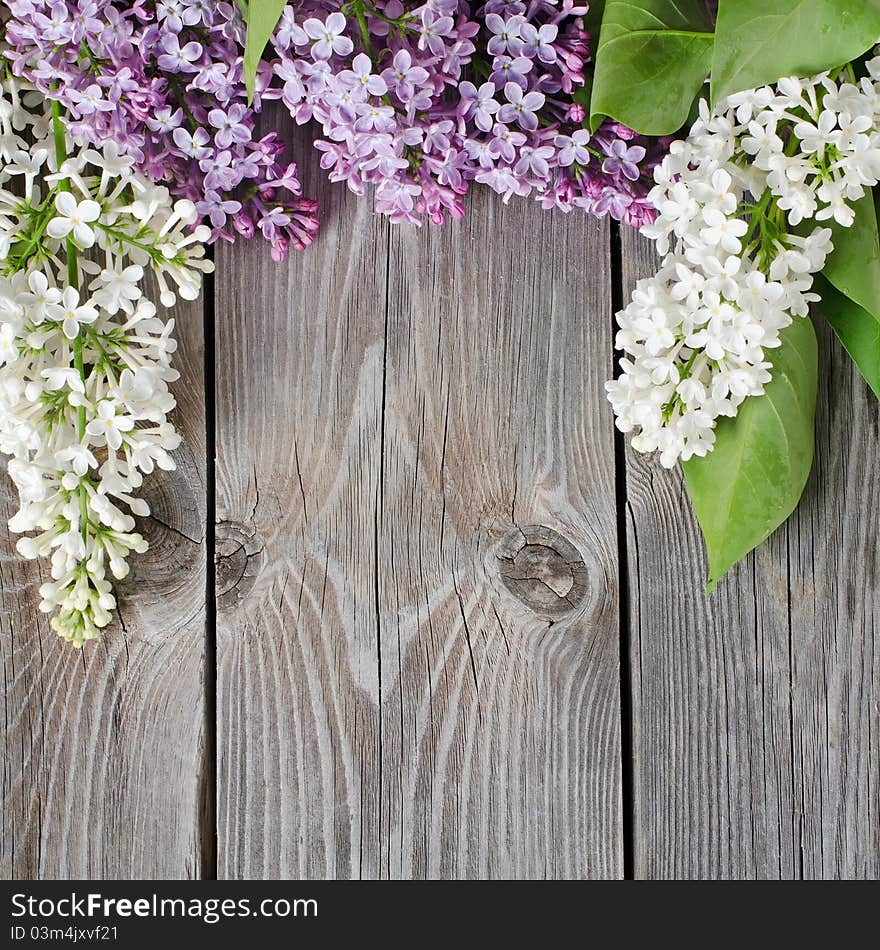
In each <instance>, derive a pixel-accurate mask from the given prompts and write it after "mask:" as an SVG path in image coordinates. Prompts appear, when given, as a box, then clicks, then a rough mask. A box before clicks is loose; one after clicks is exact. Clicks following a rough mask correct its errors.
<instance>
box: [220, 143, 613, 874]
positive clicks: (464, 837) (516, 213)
mask: <svg viewBox="0 0 880 950" xmlns="http://www.w3.org/2000/svg"><path fill="white" fill-rule="evenodd" d="M306 162H307V166H308V172H307V182H308V184H307V190H310V192H311V193H315V192H316V191H317V192H318V194H319V196H320V199H321V204H322V206H323V209H324V219H323V230H322V234H321V237H320V239H319V241H318V243H317V245H316V247H315V248H314V249H312V251H310V252H309V253H308V254H307V255H303V256H300V257H296V258H294V259H293V260H291V261H290V262H289V264H287V265H286V266H285V267H278V266H276V265H273V264H272V263H271V262H270V261H269V260H268V258H267V256H266V255H265V254H262V253H261V251H260V250H259V249H257V248H248V247H245V246H243V245H237V246H236V247H235V248H233V249H231V250H230V249H225V248H224V249H223V250H222V252H221V263H220V269H219V275H218V285H217V298H216V310H217V332H218V360H217V364H218V391H217V431H218V439H217V444H218V459H217V517H218V522H219V525H218V556H219V557H220V561H219V564H218V595H219V596H221V597H222V605H221V603H220V602H219V601H218V609H219V612H218V624H217V632H218V760H219V773H218V775H219V780H218V785H219V803H218V804H219V811H218V821H219V829H218V834H219V837H218V841H219V873H220V875H221V876H227V877H278V876H293V877H331V878H336V877H362V878H378V877H382V878H385V877H402V878H437V877H455V878H457V877H462V878H463V877H497V878H503V877H617V876H620V874H621V872H622V853H621V829H622V818H621V804H620V799H621V791H620V738H619V736H620V732H619V684H618V604H617V568H616V533H615V512H614V460H613V440H612V435H611V430H610V427H609V424H608V423H609V417H608V414H607V412H606V410H605V404H604V402H603V400H602V394H601V388H602V382H603V380H604V379H605V377H606V375H607V374H608V372H609V369H610V330H609V327H610V276H609V270H610V268H609V256H608V233H607V229H606V227H604V226H602V225H600V224H598V223H596V222H595V221H590V220H587V219H586V218H585V217H581V216H571V217H569V218H565V217H563V216H561V215H547V214H545V213H542V212H541V210H540V208H539V207H538V206H537V205H535V204H530V203H525V202H520V203H514V204H511V206H510V207H509V208H505V207H504V206H503V205H502V204H501V202H500V201H499V200H498V199H496V198H495V197H494V196H491V195H488V194H484V195H482V196H478V197H476V198H475V199H474V200H473V201H470V205H471V207H470V209H469V215H468V217H467V219H466V220H465V222H464V223H462V224H457V225H449V226H447V227H445V228H444V229H432V228H430V227H425V228H424V229H423V230H420V231H417V230H415V229H411V228H395V229H393V231H389V227H388V225H387V224H386V223H385V222H383V221H381V220H379V219H377V218H376V217H374V216H373V215H372V213H371V209H370V208H369V206H368V203H367V202H364V201H356V200H355V199H353V198H351V197H350V196H348V195H346V194H344V193H343V192H342V190H341V189H340V188H338V187H333V188H331V187H328V186H326V185H324V184H323V183H321V181H320V178H319V176H318V175H317V174H316V172H315V159H314V157H312V156H308V158H307V159H306ZM549 248H558V249H560V253H554V254H550V253H548V249H549ZM562 249H565V253H562V252H561V251H562ZM584 261H587V262H589V267H588V268H585V267H584V266H583V262H584ZM529 526H534V527H536V528H541V529H542V530H543V529H548V530H549V533H547V532H546V531H545V533H544V534H543V535H532V534H529V535H528V537H530V538H531V539H532V541H533V542H535V538H537V539H538V540H537V542H535V543H531V544H529V545H525V544H524V543H519V544H517V543H515V541H516V539H517V538H522V537H524V536H525V535H523V534H522V533H521V531H526V529H527V528H528V527H529ZM553 532H555V533H556V535H558V536H561V537H562V538H564V539H566V541H567V542H568V543H569V544H570V545H571V547H573V548H574V549H575V550H576V552H577V553H578V555H579V559H580V563H574V566H573V568H572V569H571V570H569V568H568V566H567V562H566V560H565V558H566V557H569V559H570V560H572V562H576V561H577V560H578V559H577V558H573V557H572V556H571V552H570V549H569V548H567V547H565V545H562V544H561V543H560V545H559V546H560V547H562V548H563V550H562V551H561V552H556V551H555V550H554V549H553V548H552V541H553V539H554V537H555V535H554V534H553ZM512 536H513V538H514V541H512V540H511V537H512ZM221 537H222V538H223V540H222V541H221ZM541 538H543V539H544V541H541ZM548 539H549V540H548ZM545 541H546V542H547V543H544V542H545ZM511 544H513V548H514V550H516V551H521V557H522V558H523V559H524V560H522V561H521V562H520V568H521V574H523V577H522V578H520V579H521V580H524V581H525V582H530V583H532V584H533V587H534V589H535V590H544V591H547V590H549V591H550V593H548V594H547V597H548V603H549V604H551V606H552V603H555V601H554V598H556V599H558V598H560V597H564V596H565V595H566V594H568V593H570V591H571V590H572V587H573V584H574V579H575V578H581V579H582V580H583V585H582V586H583V588H584V590H583V592H582V593H581V594H577V592H576V594H575V595H573V601H574V606H573V607H572V608H571V609H570V610H569V611H568V612H567V613H565V612H564V611H563V612H562V614H560V613H559V612H558V611H557V612H556V613H555V614H552V612H550V613H548V612H545V613H544V614H542V613H541V607H540V604H538V607H537V609H536V608H535V607H534V606H533V607H529V606H526V604H525V603H524V602H523V601H522V600H520V599H518V598H517V596H516V595H515V594H514V593H513V592H512V591H511V589H510V587H509V586H508V585H507V584H505V582H504V581H503V579H502V567H503V565H502V563H501V560H500V556H501V554H502V553H503V552H505V551H509V549H510V546H511ZM548 545H549V546H548ZM221 546H222V547H221ZM525 547H528V550H522V549H524V548H525ZM529 559H530V560H529ZM232 561H235V565H234V566H233V564H232V563H231V562H232ZM527 563H528V564H530V565H531V568H530V570H531V569H533V570H534V571H535V572H536V574H537V576H536V577H535V578H532V579H531V581H530V580H529V578H527V577H525V574H527V573H528V572H527V571H525V569H524V568H523V565H525V564H527ZM566 572H568V574H566ZM236 578H241V581H240V584H238V585H237V584H236ZM584 579H585V580H584ZM542 585H543V586H542ZM552 585H555V587H554V586H552Z"/></svg>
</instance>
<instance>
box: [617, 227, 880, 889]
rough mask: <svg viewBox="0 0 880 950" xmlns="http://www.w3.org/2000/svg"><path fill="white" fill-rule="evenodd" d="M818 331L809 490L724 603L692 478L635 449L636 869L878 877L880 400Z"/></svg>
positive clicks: (627, 277)
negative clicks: (710, 580)
mask: <svg viewBox="0 0 880 950" xmlns="http://www.w3.org/2000/svg"><path fill="white" fill-rule="evenodd" d="M623 264H624V267H623V276H624V291H625V294H626V295H627V296H628V294H629V293H630V291H631V290H632V287H633V286H634V284H635V280H636V278H637V277H638V276H647V275H648V274H649V273H651V272H652V270H653V269H654V268H655V264H656V261H655V258H654V255H653V252H652V250H651V248H650V246H649V245H648V243H647V242H646V241H644V240H643V239H641V238H639V237H638V235H635V234H633V233H627V232H624V238H623ZM818 331H819V347H820V380H819V405H818V414H817V453H816V464H815V467H814V471H813V474H812V476H811V478H810V481H809V483H808V485H807V489H806V492H805V495H804V498H803V501H802V502H801V505H800V507H799V508H798V510H797V511H796V513H795V515H794V516H793V518H792V519H791V520H790V522H789V523H788V524H787V525H786V526H785V527H783V528H782V529H781V530H780V531H778V532H777V533H776V534H775V535H774V536H773V537H772V538H771V540H770V542H769V543H768V544H766V545H765V546H763V547H761V548H760V549H759V550H758V551H757V552H756V553H755V554H754V555H751V556H749V557H748V558H746V560H745V561H744V562H742V563H741V564H740V565H739V566H737V567H736V568H735V569H734V570H733V571H732V572H731V573H730V574H729V575H728V576H727V578H725V579H724V580H723V581H722V582H721V583H720V584H719V585H718V588H717V590H716V592H715V593H714V594H713V595H712V596H711V597H710V598H708V599H707V598H706V597H705V595H704V593H703V582H704V578H705V574H706V559H705V554H704V550H703V546H702V542H701V539H700V535H699V529H698V527H697V526H696V524H695V521H694V518H693V516H692V514H691V512H690V506H689V504H688V501H687V496H686V492H685V489H684V484H683V479H682V478H681V475H680V473H679V472H678V471H675V472H671V473H670V472H665V471H663V470H662V469H661V468H660V467H659V466H658V465H657V464H656V462H655V461H654V460H652V459H645V458H642V457H640V456H638V455H637V454H636V453H634V452H632V451H629V450H628V451H627V484H626V496H627V501H626V516H627V549H628V555H629V557H628V569H629V575H628V577H629V591H630V605H629V613H630V656H631V661H632V662H631V686H632V695H633V712H634V717H633V728H634V736H633V740H634V741H633V745H634V750H633V754H634V755H633V768H634V809H635V826H634V846H635V874H636V876H639V877H648V878H655V877H699V878H702V877H729V878H739V877H758V878H776V877H782V878H798V877H806V878H832V877H842V878H866V877H867V878H872V877H873V878H876V877H878V876H880V730H878V717H880V592H878V589H877V588H878V568H880V566H878V559H877V548H876V544H877V527H878V511H880V468H878V464H877V460H878V458H880V434H878V428H880V424H878V423H880V407H878V402H877V400H876V398H875V397H874V395H873V394H872V393H871V392H870V390H869V389H868V387H867V385H866V384H865V383H864V382H863V380H862V379H861V378H860V377H859V375H858V373H857V371H856V370H855V369H854V368H853V367H852V364H851V362H850V361H849V358H848V357H847V356H846V354H845V353H844V352H843V350H842V349H841V347H840V346H839V345H838V343H837V342H836V340H835V339H834V338H833V336H832V334H830V333H829V331H828V330H827V328H825V327H822V326H821V325H818Z"/></svg>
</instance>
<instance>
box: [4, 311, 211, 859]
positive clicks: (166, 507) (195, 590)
mask: <svg viewBox="0 0 880 950" xmlns="http://www.w3.org/2000/svg"><path fill="white" fill-rule="evenodd" d="M176 316H177V328H178V329H177V337H178V343H179V349H178V353H177V354H176V357H175V359H176V365H177V368H178V370H179V371H180V372H181V374H182V380H181V382H180V383H178V384H177V385H176V387H175V392H176V394H177V397H178V403H179V408H178V409H177V410H176V413H175V421H176V423H177V425H178V426H179V428H180V430H181V432H182V433H183V435H184V439H185V448H183V449H181V451H180V452H179V454H178V457H177V463H178V470H177V471H176V472H172V473H162V475H161V476H159V477H157V478H153V479H149V480H147V481H146V482H145V497H147V499H148V500H149V502H150V504H151V507H152V509H153V517H151V518H148V519H143V520H142V523H141V530H142V531H143V533H144V536H145V537H146V538H147V540H148V541H149V542H150V545H151V548H150V551H149V552H148V553H147V554H146V555H144V556H143V557H142V558H141V559H138V558H134V559H133V561H132V572H131V575H130V576H129V578H128V580H127V581H126V582H125V583H124V584H122V585H120V590H119V594H120V602H121V610H120V612H119V617H118V620H117V621H116V622H115V623H114V624H113V625H112V626H111V627H109V628H108V629H107V631H106V633H105V635H104V636H103V638H102V639H100V640H98V641H94V642H92V643H90V644H88V645H87V646H86V647H85V649H83V650H82V651H79V650H74V649H73V648H71V647H69V646H67V645H65V644H64V643H62V642H61V641H60V640H59V639H58V637H57V635H56V634H55V633H54V632H53V631H52V630H51V629H50V628H49V625H48V622H47V621H46V619H45V616H44V615H43V614H41V613H39V611H38V610H37V605H38V603H39V595H38V593H37V588H38V587H39V585H40V583H42V581H43V580H46V579H48V568H47V565H45V564H42V563H36V562H29V561H23V560H22V559H21V558H19V557H18V556H17V555H16V553H15V546H14V538H12V537H11V536H10V534H9V532H8V531H6V529H5V523H6V521H7V520H8V518H9V516H10V515H11V514H12V512H13V511H14V510H15V508H14V500H15V496H14V489H13V487H12V485H11V483H10V482H9V481H8V479H7V478H6V476H5V474H4V478H3V484H2V488H3V492H2V503H0V514H2V522H3V525H4V528H3V530H2V531H0V652H2V656H0V662H2V667H3V711H4V722H3V747H2V748H3V753H2V754H3V763H2V768H3V786H2V800H0V816H2V827H0V874H2V876H3V877H4V878H9V877H15V878H35V877H38V878H71V877H73V878H85V877H106V878H128V877H136V878H149V877H195V876H198V875H199V874H200V873H203V872H204V870H205V868H206V860H205V858H206V847H205V843H204V842H205V837H206V830H207V829H206V828H205V827H204V825H205V821H204V818H205V816H206V815H207V814H209V811H207V810H206V808H205V803H206V801H207V800H208V791H209V789H210V788H212V787H213V782H212V781H211V757H210V756H209V755H208V754H207V752H208V747H209V742H210V731H209V730H208V729H207V728H206V726H207V722H206V714H205V712H206V710H205V685H206V676H205V672H206V671H205V655H206V648H207V642H208V641H207V636H206V629H207V628H206V603H205V590H206V554H205V552H206V548H207V544H206V530H205V525H206V520H205V511H206V499H207V493H206V478H205V472H206V458H205V398H204V392H205V389H204V372H203V368H204V358H203V316H202V310H201V307H199V306H198V305H185V306H181V307H179V308H178V309H177V315H176ZM4 468H5V466H4Z"/></svg>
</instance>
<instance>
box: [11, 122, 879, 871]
mask: <svg viewBox="0 0 880 950" xmlns="http://www.w3.org/2000/svg"><path fill="white" fill-rule="evenodd" d="M290 131H291V130H290V129H286V130H285V134H286V133H287V132H290ZM299 139H300V142H302V141H303V139H302V137H299ZM300 147H301V148H303V146H300ZM302 157H303V165H304V170H305V174H306V190H307V192H309V193H311V194H318V196H319V198H320V200H321V203H322V216H323V229H322V233H321V236H320V238H319V241H318V243H317V244H316V245H315V247H313V248H312V249H311V250H310V251H309V252H308V253H307V254H305V255H297V256H293V257H292V259H291V260H290V261H289V262H288V263H287V264H285V265H282V266H279V265H275V264H273V263H271V262H270V261H269V259H268V255H267V254H266V249H265V247H263V246H262V245H261V244H260V243H259V242H254V243H253V244H252V245H246V244H245V243H244V242H240V243H239V244H238V245H236V246H235V247H234V248H229V247H226V246H224V247H222V248H219V249H218V259H219V264H220V272H219V274H218V279H217V285H216V296H215V300H214V305H215V310H216V350H217V360H216V372H215V385H216V391H217V400H216V420H215V421H216V442H217V453H218V466H217V487H216V499H215V500H216V509H217V521H218V524H217V526H216V538H215V542H216V565H215V581H216V610H217V617H216V627H217V629H216V637H217V668H216V671H215V670H214V669H209V670H206V669H205V661H206V656H211V653H210V649H209V647H210V639H211V636H212V631H211V630H208V631H207V632H206V619H207V622H208V623H209V624H210V623H211V620H212V618H211V616H210V609H207V610H206V603H205V582H206V578H205V554H206V550H207V545H206V543H205V541H206V539H205V510H206V501H207V491H208V483H207V478H206V452H205V441H204V426H205V419H204V412H205V409H204V404H205V395H204V381H203V362H202V342H203V341H202V314H201V310H200V308H199V307H198V306H186V307H181V308H179V310H178V314H177V316H178V333H179V337H180V339H181V351H180V353H179V354H178V360H177V365H178V367H179V368H180V369H181V372H182V375H183V378H182V379H181V381H180V382H179V383H178V384H177V385H176V393H177V396H178V399H179V402H180V407H179V409H178V410H177V413H176V421H177V422H178V424H179V425H180V427H181V428H182V430H183V431H184V435H185V438H186V447H185V448H184V449H182V450H181V452H180V454H179V457H178V459H179V469H178V471H177V472H175V473H171V474H160V475H154V476H153V477H152V478H151V479H150V480H149V481H148V486H149V488H148V494H149V497H150V500H151V501H152V503H153V507H154V517H153V518H151V519H149V520H147V521H146V522H145V523H144V526H143V527H144V530H145V532H146V533H147V535H148V537H149V538H150V540H151V542H152V550H151V553H150V554H148V555H147V556H145V557H143V558H141V559H137V558H136V559H134V571H133V574H132V576H131V578H130V579H129V580H127V581H126V582H123V583H122V584H121V585H120V596H121V603H122V611H121V623H119V624H117V625H115V626H114V627H112V628H111V629H110V630H108V632H107V635H106V636H105V637H104V639H103V640H101V641H100V642H98V643H93V644H89V645H87V647H86V649H85V650H84V652H83V653H82V654H80V653H77V652H75V651H74V650H72V649H70V648H69V647H66V646H64V645H62V644H61V643H59V642H58V641H57V639H56V637H55V635H54V633H52V632H51V631H50V630H49V629H48V626H47V624H46V623H45V619H44V618H43V617H42V615H40V614H39V613H38V611H37V610H36V603H37V597H36V588H37V587H38V585H39V583H40V581H41V578H44V577H45V576H46V567H45V565H40V564H34V563H29V562H24V561H22V560H21V559H20V558H18V557H17V556H16V555H15V553H14V546H13V543H12V539H10V537H9V536H8V534H7V533H6V532H5V531H4V532H0V651H2V656H0V659H2V664H3V674H4V675H3V685H2V689H3V703H4V706H3V708H4V731H3V747H2V758H3V782H2V800H0V874H2V876H4V877H61V878H64V877H83V876H97V877H101V876H103V877H129V876H133V877H165V876H171V877H185V876H199V875H205V874H211V873H212V872H213V870H214V864H213V861H214V845H215V838H214V832H215V825H214V821H215V815H214V812H213V799H214V795H215V793H216V833H217V838H216V844H217V849H218V850H217V871H218V873H219V875H220V876H221V877H261V876H266V877H278V876H301V877H325V876H327V877H364V878H371V877H372V878H374V877H544V876H546V877H619V876H620V875H621V873H622V870H623V829H624V827H625V826H626V825H627V823H628V821H629V816H628V815H627V814H626V809H625V808H624V807H623V805H622V800H621V799H622V793H621V785H622V782H621V740H620V734H621V711H620V703H619V683H618V667H617V665H618V633H619V624H620V623H621V621H622V623H623V625H624V632H625V633H626V634H628V636H627V641H628V642H627V647H628V655H629V659H630V667H629V670H628V679H627V685H628V687H629V692H630V693H631V699H632V723H631V727H632V739H633V749H632V756H633V757H632V761H631V762H630V761H628V760H627V761H625V762H624V763H623V768H624V769H626V770H627V771H630V770H631V773H632V791H633V802H632V806H633V816H632V817H633V826H632V849H633V867H634V872H635V874H636V875H637V876H641V877H784V878H791V877H808V878H809V877H843V878H870V877H877V876H878V875H880V814H878V809H880V738H878V737H880V726H878V719H880V645H878V630H880V622H878V621H880V606H878V594H877V591H876V588H877V578H878V563H877V554H876V533H877V521H878V518H877V511H878V508H880V474H878V467H877V458H878V447H880V433H878V429H880V418H878V404H877V401H876V400H875V399H874V397H873V396H872V394H871V393H870V391H869V390H868V388H867V387H866V386H865V384H864V383H863V382H862V381H861V379H860V378H859V377H858V375H857V373H856V372H855V371H854V370H853V369H852V368H851V366H850V364H849V361H848V358H847V357H846V356H845V354H844V353H843V352H842V350H841V349H840V347H839V346H838V345H837V343H836V342H835V341H834V340H833V338H832V337H831V335H830V334H829V333H828V332H827V331H826V330H825V329H823V328H821V327H820V330H819V338H820V350H821V379H820V401H819V412H818V428H817V433H818V451H817V462H816V466H815V470H814V473H813V475H812V477H811V479H810V483H809V485H808V487H807V492H806V495H805V498H804V501H803V503H802V504H801V506H800V508H799V509H798V511H797V513H796V514H795V516H794V518H793V519H792V520H791V521H790V523H789V524H788V525H787V526H786V527H785V528H783V529H782V530H781V531H780V532H778V533H777V534H776V535H775V536H774V537H773V538H772V539H771V541H770V542H769V543H768V544H767V545H765V546H764V547H762V548H761V549H760V550H759V551H758V552H757V554H756V555H753V556H751V557H749V558H748V559H746V561H745V562H744V563H743V564H742V565H740V566H739V567H737V568H736V569H735V570H734V571H733V572H732V573H731V575H730V576H729V577H728V578H727V579H725V580H724V581H723V582H722V584H721V585H719V588H718V590H717V591H716V593H715V594H714V595H713V596H712V598H710V599H709V600H707V599H706V598H705V596H704V594H703V590H702V585H703V580H704V575H705V556H704V553H703V548H702V542H701V540H700V537H699V532H698V529H697V527H696V525H695V523H694V520H693V517H692V516H691V514H690V508H689V505H688V503H687V498H686V495H685V492H684V488H683V484H682V480H681V478H680V476H679V475H678V474H676V473H666V472H664V471H663V470H662V469H660V468H659V466H658V465H657V464H656V463H655V461H653V460H648V459H643V458H641V457H638V456H637V455H636V454H635V453H632V452H630V451H629V450H627V452H626V456H625V458H626V483H625V485H624V486H622V491H621V498H622V501H623V504H624V510H623V512H622V514H623V517H624V519H625V524H626V538H625V545H626V551H627V555H628V557H627V559H626V560H625V562H624V563H623V564H620V563H619V562H618V550H617V537H616V529H615V485H614V449H613V438H612V433H611V415H610V410H609V409H608V408H607V406H606V404H605V401H604V396H603V392H602V383H603V381H604V379H605V378H606V377H607V376H608V375H609V373H610V368H611V354H610V347H611V332H610V319H611V314H610V310H611V304H610V300H611V287H610V261H609V251H608V243H609V242H608V237H609V235H608V229H607V226H606V225H604V224H599V223H597V222H595V221H592V220H589V219H586V218H584V217H582V216H579V215H572V216H568V217H566V216H562V215H559V214H552V215H548V214H545V213H542V212H541V211H540V209H539V208H538V207H537V206H535V205H533V204H531V203H528V202H522V201H519V202H517V201H514V202H512V203H511V205H510V206H509V207H505V206H503V205H502V203H501V202H500V200H499V199H497V198H496V197H495V196H492V195H490V194H488V193H486V191H485V190H482V193H481V192H480V191H479V190H477V191H475V192H474V194H473V195H472V196H471V197H469V199H468V216H467V218H466V219H465V221H464V222H462V223H459V224H454V225H447V226H446V227H444V228H443V229H435V228H431V227H428V226H426V227H425V228H423V229H421V230H415V229H412V228H390V227H389V226H388V225H387V224H386V223H385V222H384V221H382V220H380V219H377V218H376V217H374V216H373V215H372V214H371V211H370V208H369V207H368V203H367V201H365V200H356V199H355V198H354V197H352V196H350V195H347V194H346V193H345V191H344V189H343V188H342V187H341V186H329V185H327V184H326V183H325V182H324V181H323V180H322V178H321V175H320V173H319V172H318V170H317V167H316V159H315V157H314V156H313V155H312V153H311V152H310V151H308V150H305V151H304V152H303V156H302ZM622 234H623V259H622V268H623V284H624V293H625V294H626V295H628V293H629V292H630V290H631V288H632V285H633V283H634V281H635V278H636V276H637V275H638V274H641V273H647V272H649V271H650V269H651V268H652V267H653V264H654V261H653V258H652V257H651V254H650V251H649V250H648V249H647V246H646V245H645V243H644V242H642V241H640V240H639V239H638V238H637V237H636V236H635V235H633V234H631V233H629V232H627V230H626V229H623V231H622ZM585 264H586V266H585ZM12 504H13V496H12V494H11V487H10V486H9V484H8V482H7V481H6V480H5V478H4V481H3V494H2V506H0V507H2V512H0V513H2V515H3V516H4V518H6V517H8V515H9V514H10V513H11V511H12ZM621 570H625V571H626V574H625V576H624V578H623V581H624V582H625V583H624V584H623V590H624V591H625V592H628V599H627V601H626V602H623V601H621V598H620V597H619V594H618V589H619V587H620V580H621V579H620V576H619V575H620V571H621ZM210 606H211V605H209V608H210ZM215 675H216V689H217V708H216V724H215V723H206V721H205V717H206V713H208V714H209V713H210V712H211V711H212V709H211V705H210V697H211V695H212V692H213V686H212V681H213V679H214V677H215ZM214 727H216V740H217V759H216V775H215V773H214V771H213V769H214V760H213V756H212V743H213V739H214V734H213V728H214ZM624 754H626V750H624ZM215 779H216V783H215Z"/></svg>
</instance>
